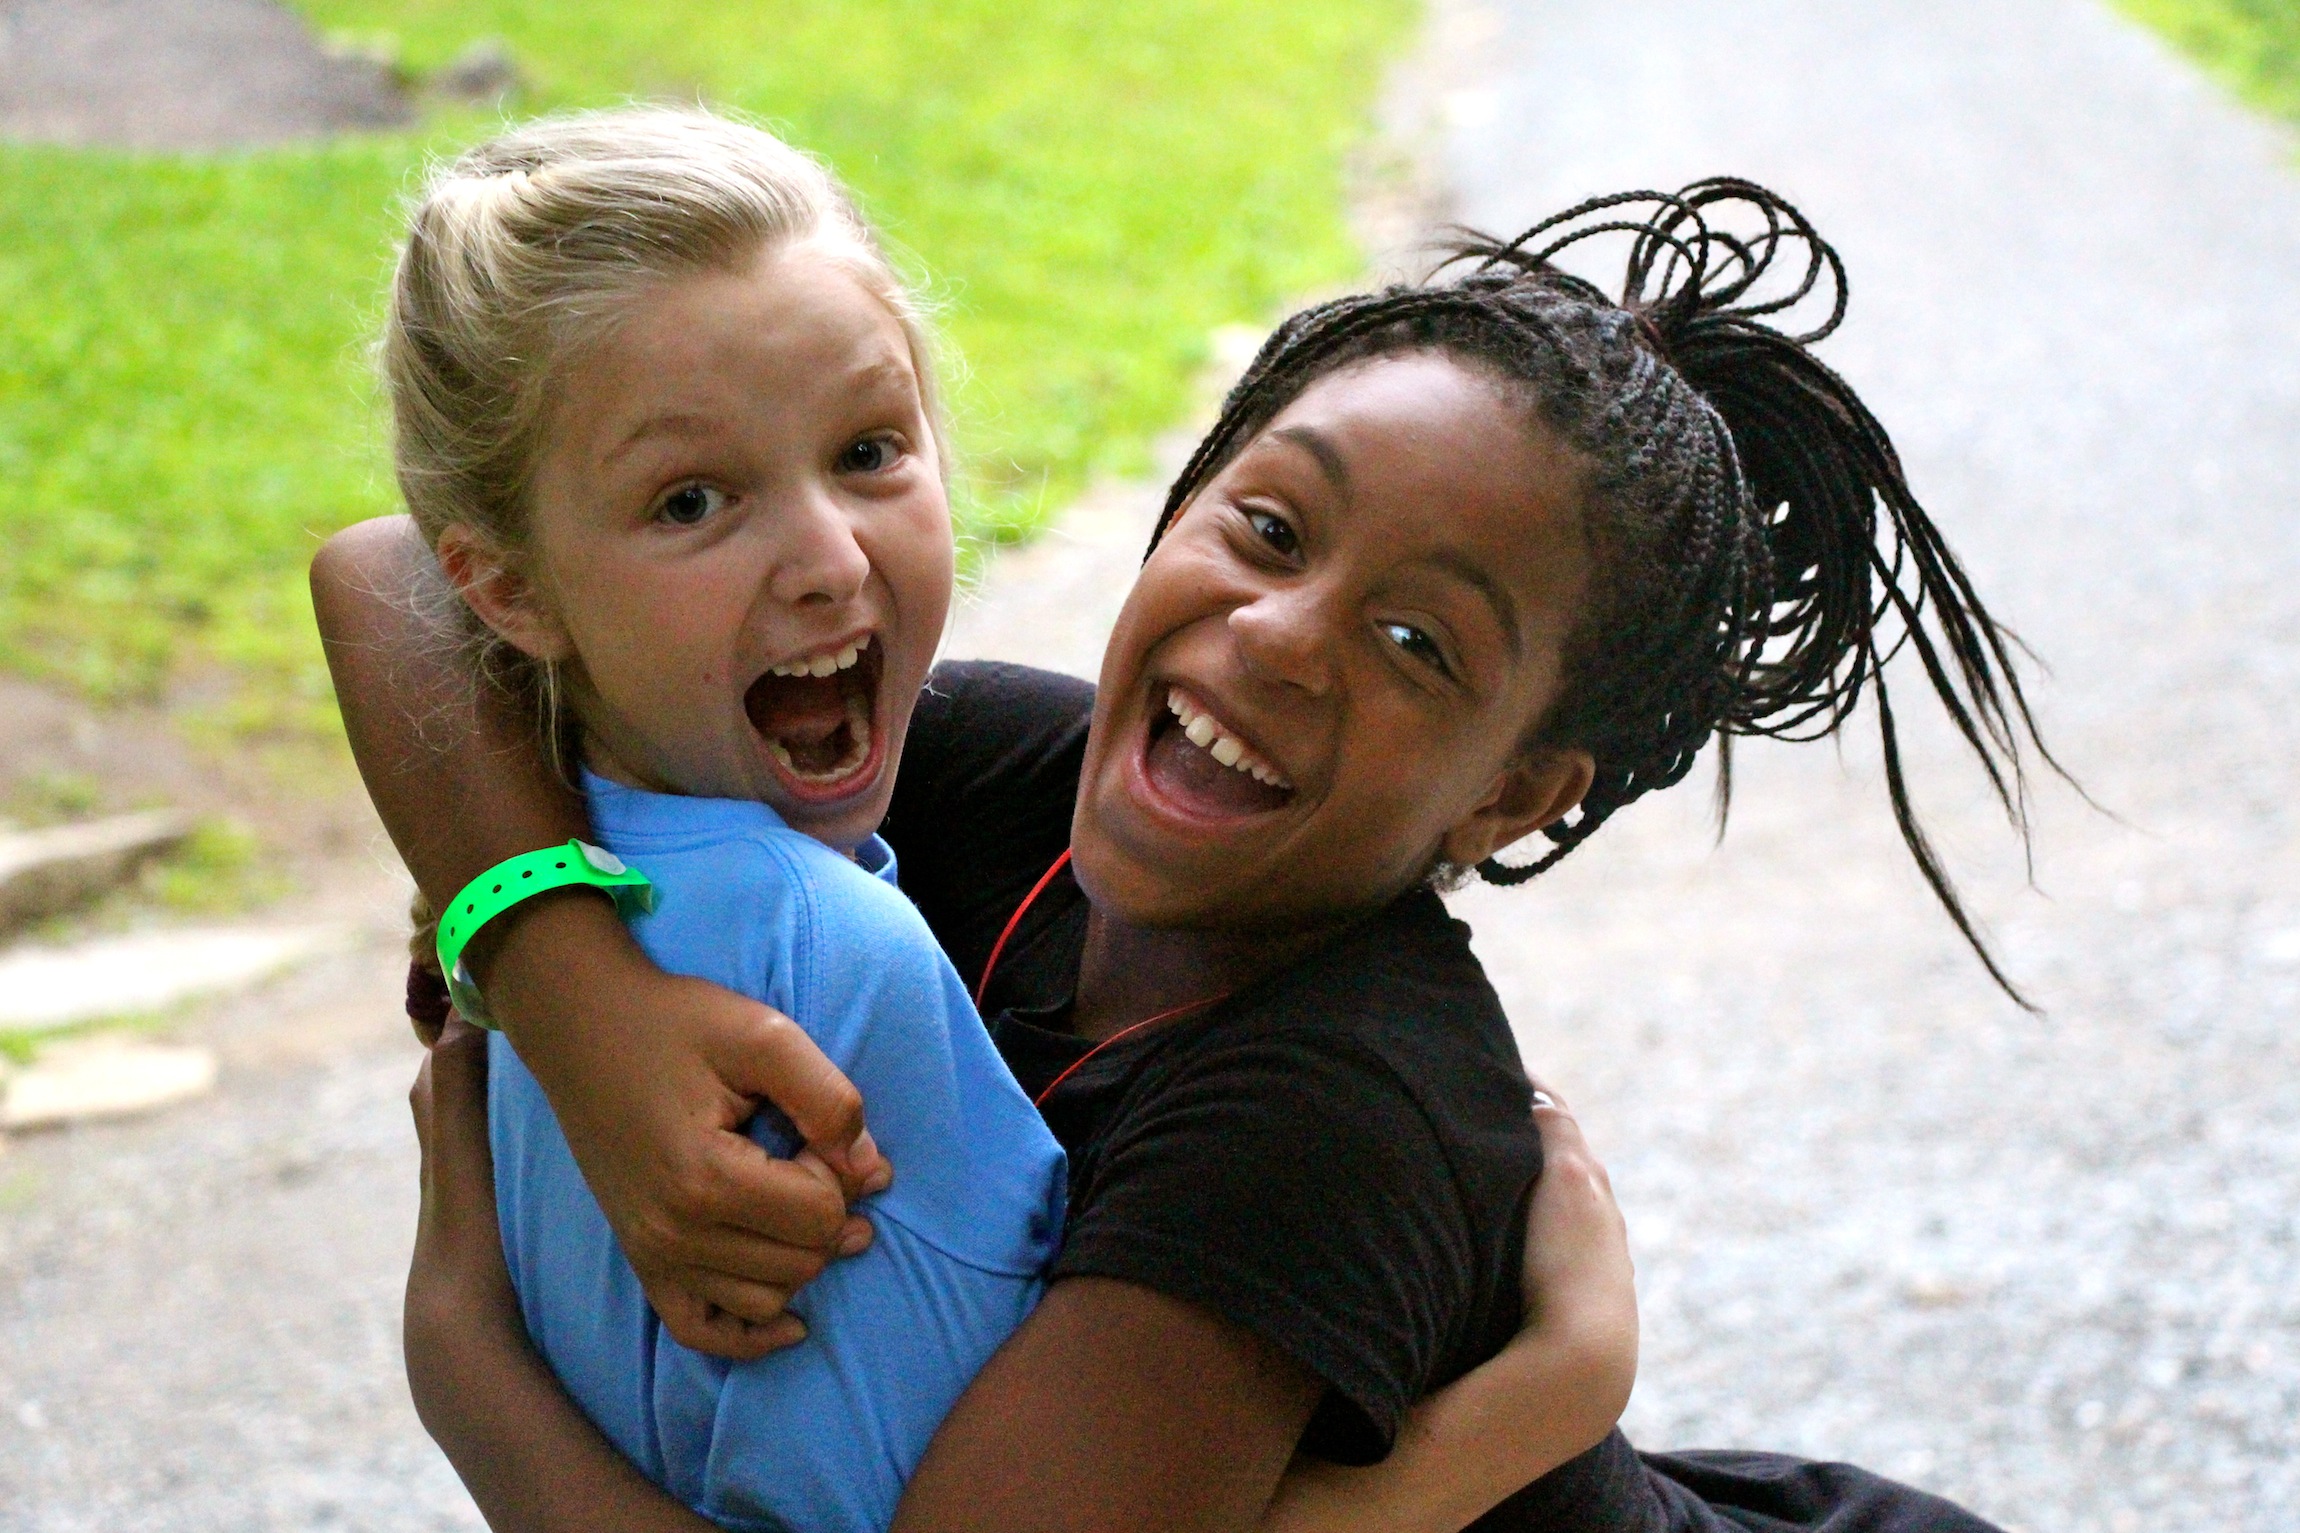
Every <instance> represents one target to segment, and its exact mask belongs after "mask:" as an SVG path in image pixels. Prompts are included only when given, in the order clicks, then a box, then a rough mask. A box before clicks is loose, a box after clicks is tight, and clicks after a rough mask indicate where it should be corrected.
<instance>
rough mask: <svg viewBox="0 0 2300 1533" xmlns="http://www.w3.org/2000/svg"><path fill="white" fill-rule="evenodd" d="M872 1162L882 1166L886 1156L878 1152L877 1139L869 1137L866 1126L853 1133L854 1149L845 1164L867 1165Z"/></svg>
mask: <svg viewBox="0 0 2300 1533" xmlns="http://www.w3.org/2000/svg"><path fill="white" fill-rule="evenodd" d="M874 1163H876V1164H878V1165H881V1166H883V1165H885V1164H886V1157H885V1156H883V1155H881V1154H879V1152H878V1141H877V1140H876V1139H873V1138H871V1136H870V1130H869V1129H867V1128H866V1129H864V1130H863V1131H862V1132H861V1133H859V1134H857V1135H855V1146H854V1150H853V1152H852V1153H851V1154H850V1155H849V1156H848V1158H847V1164H848V1165H850V1166H868V1165H871V1164H874Z"/></svg>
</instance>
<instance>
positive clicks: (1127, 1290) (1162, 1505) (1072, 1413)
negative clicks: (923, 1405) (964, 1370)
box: [895, 1278, 1324, 1533]
mask: <svg viewBox="0 0 2300 1533" xmlns="http://www.w3.org/2000/svg"><path fill="white" fill-rule="evenodd" d="M1323 1390H1324V1385H1323V1384H1322V1383H1321V1382H1320V1381H1319V1380H1318V1379H1317V1378H1316V1377H1315V1376H1314V1375H1312V1374H1311V1373H1310V1371H1309V1370H1308V1369H1306V1368H1304V1367H1303V1366H1302V1365H1301V1364H1299V1363H1296V1362H1294V1361H1293V1360H1292V1359H1291V1358H1288V1357H1286V1356H1285V1355H1284V1354H1282V1353H1280V1352H1279V1351H1278V1350H1277V1348H1275V1347H1273V1346H1271V1345H1270V1344H1269V1343H1268V1342H1265V1341H1263V1340H1261V1339H1260V1338H1259V1337H1257V1336H1255V1335H1254V1334H1253V1333H1252V1332H1250V1331H1247V1330H1246V1329H1245V1328H1243V1327H1241V1326H1238V1325H1235V1324H1233V1323H1231V1322H1229V1321H1227V1320H1224V1319H1221V1318H1220V1317H1218V1316H1216V1315H1214V1314H1212V1313H1211V1312H1209V1311H1207V1310H1204V1309H1201V1308H1199V1307H1198V1306H1196V1305H1194V1304H1189V1303H1186V1302H1184V1301H1182V1300H1179V1299H1173V1298H1169V1297H1167V1296H1166V1295H1164V1294H1160V1293H1156V1292H1154V1291H1152V1290H1150V1289H1148V1288H1143V1287H1140V1286H1138V1285H1136V1284H1133V1283H1126V1282H1118V1281H1114V1280H1111V1279H1106V1278H1073V1279H1070V1280H1068V1281H1065V1282H1060V1283H1057V1284H1055V1285H1054V1287H1053V1288H1052V1289H1051V1290H1050V1291H1049V1292H1048V1293H1047V1295H1046V1298H1045V1300H1044V1302H1042V1303H1041V1304H1040V1305H1039V1306H1038V1308H1037V1310H1036V1311H1034V1312H1033V1313H1032V1314H1031V1317H1030V1318H1029V1319H1028V1320H1026V1321H1025V1322H1023V1325H1022V1329H1021V1330H1019V1331H1017V1332H1016V1333H1015V1334H1014V1336H1013V1337H1012V1338H1010V1339H1009V1340H1008V1341H1007V1343H1006V1345H1005V1346H1003V1347H1001V1348H1000V1349H999V1351H998V1353H997V1355H996V1356H994V1357H993V1358H992V1359H991V1361H990V1364H989V1366H988V1367H986V1368H985V1369H983V1371H982V1373H981V1374H980V1375H978V1376H977V1377H976V1379H975V1381H974V1383H973V1385H972V1386H970V1387H969V1388H968V1390H967V1392H966V1394H965V1395H964V1396H963V1397H961V1399H960V1400H959V1403H958V1406H957V1408H956V1409H955V1410H953V1411H952V1412H951V1414H950V1416H949V1417H948V1418H947V1419H946V1420H945V1421H944V1422H943V1425H942V1429H941V1430H940V1431H939V1432H937V1433H936V1434H935V1438H934V1441H933V1443H932V1444H931V1445H930V1446H929V1447H928V1448H927V1452H926V1458H925V1460H924V1461H923V1462H921V1463H920V1465H919V1467H918V1473H917V1474H916V1475H915V1476H914V1477H913V1478H912V1480H911V1482H910V1487H909V1489H908V1490H907V1491H906V1492H905V1493H904V1495H903V1501H902V1508H901V1511H900V1512H899V1513H898V1514H897V1515H896V1517H895V1530H896V1533H945V1530H950V1533H958V1530H965V1529H982V1530H985V1533H1061V1530H1076V1533H1117V1530H1121V1529H1135V1528H1140V1529H1152V1528H1156V1529H1162V1530H1166V1529H1170V1530H1176V1533H1179V1530H1184V1529H1188V1530H1214V1529H1238V1530H1244V1529H1249V1528H1252V1527H1254V1526H1255V1524H1256V1523H1257V1522H1258V1521H1259V1520H1260V1519H1261V1516H1262V1513H1263V1510H1264V1508H1266V1507H1267V1506H1268V1505H1269V1503H1270V1498H1271V1496H1272V1494H1273V1493H1274V1492H1275V1490H1276V1489H1277V1485H1278V1480H1279V1477H1280V1476H1281V1475H1282V1474H1284V1473H1285V1470H1286V1465H1287V1461H1288V1460H1289V1459H1290V1458H1291V1457H1292V1456H1293V1451H1294V1444H1295V1442H1296V1441H1298V1440H1299V1439H1300V1437H1301V1435H1302V1428H1303V1426H1304V1424H1305V1423H1307V1422H1308V1420H1309V1419H1310V1412H1311V1410H1312V1409H1313V1408H1314V1407H1315V1406H1316V1405H1317V1402H1318V1397H1319V1395H1320V1394H1321V1393H1323Z"/></svg>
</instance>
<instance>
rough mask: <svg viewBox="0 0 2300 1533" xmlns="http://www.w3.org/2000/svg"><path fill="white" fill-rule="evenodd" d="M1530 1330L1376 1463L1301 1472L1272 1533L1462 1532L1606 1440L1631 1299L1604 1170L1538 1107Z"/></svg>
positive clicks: (1630, 1343)
mask: <svg viewBox="0 0 2300 1533" xmlns="http://www.w3.org/2000/svg"><path fill="white" fill-rule="evenodd" d="M1534 1122H1535V1124H1536V1125H1537V1126H1538V1127H1539V1128H1540V1129H1541V1150H1542V1171H1541V1180H1540V1181H1539V1182H1538V1183H1537V1184H1536V1185H1535V1187H1534V1194H1533V1201H1532V1205H1531V1207H1530V1208H1529V1209H1528V1210H1527V1213H1526V1241H1525V1273H1524V1277H1525V1326H1524V1328H1523V1329H1522V1330H1520V1331H1519V1332H1518V1334H1517V1336H1516V1337H1515V1338H1514V1339H1513V1340H1512V1341H1511V1342H1510V1344H1509V1345H1508V1346H1507V1347H1506V1348H1504V1349H1503V1350H1502V1352H1501V1353H1500V1355H1499V1356H1497V1357H1495V1358H1493V1359H1492V1360H1491V1361H1489V1362H1487V1363H1484V1364H1483V1365H1481V1366H1479V1367H1478V1368H1476V1369H1473V1370H1472V1371H1471V1372H1469V1373H1467V1374H1465V1375H1463V1376H1462V1377H1461V1378H1459V1379H1456V1380H1455V1381H1454V1382H1453V1383H1451V1384H1449V1385H1447V1386H1446V1387H1445V1388H1443V1389H1440V1390H1438V1391H1437V1392H1436V1393H1434V1394H1432V1395H1430V1396H1428V1397H1427V1398H1425V1399H1423V1400H1422V1401H1420V1402H1419V1403H1418V1404H1416V1405H1415V1406H1414V1408H1413V1410H1412V1411H1411V1412H1410V1413H1409V1414H1408V1415H1407V1417H1406V1420H1405V1424H1404V1426H1403V1427H1402V1428H1401V1429H1400V1430H1399V1432H1398V1440H1397V1446H1396V1447H1395V1448H1394V1449H1392V1450H1391V1452H1390V1456H1389V1457H1388V1458H1386V1459H1384V1460H1382V1462H1380V1463H1379V1464H1374V1465H1370V1466H1368V1467H1366V1468H1363V1469H1352V1468H1346V1467H1344V1466H1342V1465H1339V1464H1328V1463H1322V1462H1318V1461H1316V1460H1310V1459H1303V1460H1300V1461H1297V1462H1296V1464H1295V1465H1294V1468H1293V1469H1292V1470H1291V1471H1290V1472H1289V1473H1288V1474H1287V1476H1286V1479H1285V1483H1284V1484H1283V1485H1282V1486H1280V1487H1279V1495H1278V1499H1277V1501H1276V1503H1275V1504H1274V1505H1273V1506H1272V1507H1271V1509H1270V1515H1269V1517H1268V1518H1267V1519H1266V1520H1265V1522H1264V1524H1263V1525H1264V1527H1265V1528H1267V1529H1269V1530H1270V1533H1348V1530H1353V1529H1356V1530H1364V1533H1457V1530H1459V1529H1461V1528H1465V1527H1467V1526H1468V1525H1469V1524H1470V1523H1472V1522H1474V1521H1476V1520H1477V1519H1478V1518H1480V1517H1482V1516H1484V1515H1485V1514H1486V1513H1487V1512H1489V1511H1491V1510H1492V1509H1493V1508H1494V1507H1495V1506H1497V1505H1499V1504H1500V1503H1501V1502H1502V1501H1503V1500H1504V1499H1506V1498H1507V1497H1509V1496H1511V1495H1513V1494H1515V1493H1516V1492H1517V1491H1518V1490H1520V1489H1522V1488H1523V1487H1525V1486H1527V1485H1530V1484H1532V1483H1533V1482H1534V1481H1535V1480H1538V1479H1540V1478H1541V1477H1542V1476H1544V1475H1546V1474H1548V1473H1549V1472H1550V1471H1551V1470H1553V1469H1555V1468H1557V1467H1558V1466H1559V1465H1561V1464H1563V1463H1565V1462H1566V1461H1567V1460H1569V1459H1572V1458H1575V1457H1577V1456H1579V1455H1580V1454H1582V1453H1584V1452H1586V1451H1587V1450H1588V1449H1590V1448H1592V1447H1594V1446H1596V1444H1597V1443H1598V1442H1599V1441H1600V1440H1601V1439H1602V1438H1603V1437H1604V1436H1605V1435H1606V1434H1607V1433H1608V1432H1609V1431H1611V1430H1612V1428H1613V1425H1614V1423H1615V1422H1617V1421H1618V1420H1620V1418H1621V1413H1622V1411H1623V1410H1624V1409H1626V1408H1627V1406H1628V1404H1629V1391H1630V1388H1631V1386H1632V1385H1633V1384H1635V1383H1636V1380H1637V1288H1636V1275H1635V1271H1634V1269H1633V1267H1632V1264H1631V1262H1630V1259H1629V1239H1628V1231H1627V1230H1626V1228H1625V1227H1624V1226H1623V1224H1622V1219H1621V1210H1620V1207H1619V1206H1618V1205H1617V1204H1616V1203H1615V1202H1614V1200H1613V1185H1612V1182H1611V1181H1610V1180H1609V1179H1608V1178H1607V1176H1606V1174H1605V1167H1604V1166H1603V1165H1601V1164H1599V1162H1598V1160H1597V1157H1596V1156H1595V1155H1593V1154H1591V1153H1590V1149H1589V1143H1588V1141H1587V1140H1586V1139H1584V1138H1583V1137H1582V1133H1581V1126H1580V1125H1579V1124H1578V1123H1576V1122H1575V1121H1574V1119H1573V1116H1572V1114H1571V1113H1570V1112H1568V1111H1567V1110H1566V1109H1565V1108H1564V1107H1563V1106H1562V1105H1558V1104H1556V1103H1555V1102H1554V1099H1552V1101H1551V1102H1550V1103H1546V1104H1544V1105H1542V1106H1538V1107H1536V1108H1535V1109H1534Z"/></svg>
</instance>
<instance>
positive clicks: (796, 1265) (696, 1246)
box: [652, 1226, 838, 1292]
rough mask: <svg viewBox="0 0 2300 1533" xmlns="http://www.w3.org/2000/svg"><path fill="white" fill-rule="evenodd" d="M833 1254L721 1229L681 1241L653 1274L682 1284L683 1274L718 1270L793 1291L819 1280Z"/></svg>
mask: <svg viewBox="0 0 2300 1533" xmlns="http://www.w3.org/2000/svg"><path fill="white" fill-rule="evenodd" d="M837 1254H838V1253H837V1252H836V1251H826V1250H822V1249H819V1248H817V1247H813V1246H794V1245H790V1244H787V1243H785V1242H783V1241H779V1240H768V1239H766V1238H765V1237H763V1236H760V1235H755V1234H753V1233H752V1232H751V1231H749V1230H739V1229H735V1228H732V1227H728V1226H722V1227H720V1228H718V1229H712V1230H704V1231H701V1232H699V1233H697V1234H696V1235H695V1236H694V1237H693V1238H691V1239H688V1240H684V1241H681V1242H680V1243H679V1247H678V1249H677V1250H676V1251H674V1252H671V1253H668V1257H669V1259H668V1260H666V1261H662V1262H658V1263H656V1264H654V1266H653V1268H652V1272H653V1273H655V1274H660V1275H661V1278H662V1280H663V1281H666V1282H676V1281H683V1280H684V1277H685V1274H687V1273H689V1272H693V1271H697V1270H700V1271H708V1272H718V1273H724V1274H725V1275H726V1276H728V1277H729V1278H733V1279H736V1280H738V1281H742V1282H748V1283H762V1284H769V1285H771V1286H773V1287H776V1288H781V1289H784V1290H786V1291H793V1292H795V1291H796V1290H798V1289H801V1288H804V1287H805V1286H806V1285H807V1284H809V1283H811V1282H813V1281H814V1280H815V1279H816V1278H818V1277H821V1276H822V1274H823V1269H824V1268H825V1267H828V1266H829V1265H830V1264H831V1263H832V1261H834V1260H836V1259H837Z"/></svg>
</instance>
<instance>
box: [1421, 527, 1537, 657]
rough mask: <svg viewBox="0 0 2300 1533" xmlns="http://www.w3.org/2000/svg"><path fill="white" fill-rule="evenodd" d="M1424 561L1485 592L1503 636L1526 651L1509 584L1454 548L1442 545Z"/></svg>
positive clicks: (1514, 650) (1513, 647)
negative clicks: (1502, 581)
mask: <svg viewBox="0 0 2300 1533" xmlns="http://www.w3.org/2000/svg"><path fill="white" fill-rule="evenodd" d="M1424 562H1425V563H1427V564H1430V565H1433V566H1435V567H1436V568H1438V569H1441V570H1444V571H1445V572H1446V573H1447V574H1449V575H1452V576H1453V577H1455V578H1456V579H1458V580H1460V581H1462V582H1463V583H1465V584H1466V585H1468V586H1469V587H1470V588H1471V589H1472V590H1474V591H1476V592H1477V593H1478V594H1479V595H1480V596H1483V597H1484V598H1485V600H1486V605H1487V606H1489V607H1491V608H1493V616H1494V621H1496V622H1498V623H1499V624H1501V631H1502V635H1503V637H1505V638H1507V639H1508V640H1509V647H1510V652H1511V653H1513V654H1523V653H1524V652H1525V634H1524V630H1523V629H1522V628H1521V627H1520V626H1519V624H1518V621H1517V602H1516V600H1515V599H1514V598H1513V597H1511V595H1510V594H1509V590H1508V588H1507V587H1505V586H1503V585H1502V583H1501V582H1500V581H1498V580H1496V579H1494V578H1493V576H1492V574H1491V573H1489V572H1488V571H1487V570H1486V569H1485V567H1484V566H1483V565H1481V564H1479V563H1478V562H1477V561H1476V560H1474V559H1471V558H1470V557H1469V556H1467V555H1466V554H1461V553H1456V552H1454V551H1453V550H1451V549H1440V550H1439V551H1438V552H1436V553H1433V554H1431V555H1429V556H1428V558H1427V559H1426V560H1424Z"/></svg>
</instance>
